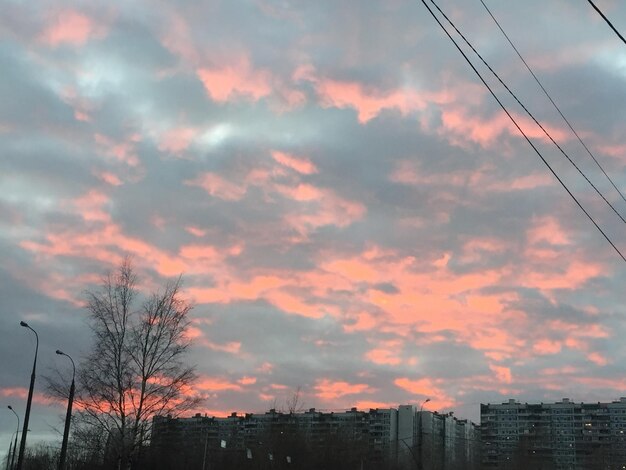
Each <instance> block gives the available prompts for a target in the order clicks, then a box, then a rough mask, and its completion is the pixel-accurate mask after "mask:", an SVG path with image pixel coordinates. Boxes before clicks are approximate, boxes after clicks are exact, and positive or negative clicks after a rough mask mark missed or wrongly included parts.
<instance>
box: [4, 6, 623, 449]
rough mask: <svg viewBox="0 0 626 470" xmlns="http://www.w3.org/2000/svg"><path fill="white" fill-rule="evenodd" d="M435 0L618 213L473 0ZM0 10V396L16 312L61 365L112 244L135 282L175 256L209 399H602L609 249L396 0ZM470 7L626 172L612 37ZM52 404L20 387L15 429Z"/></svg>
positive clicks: (615, 351) (14, 355) (437, 402)
mask: <svg viewBox="0 0 626 470" xmlns="http://www.w3.org/2000/svg"><path fill="white" fill-rule="evenodd" d="M603 3H604V4H603V5H602V7H603V8H604V9H605V11H606V12H607V14H608V15H609V16H610V17H613V18H615V20H616V23H619V19H620V18H626V7H624V6H620V5H618V2H611V1H606V2H603ZM441 5H442V7H443V8H445V9H446V10H447V11H448V12H449V13H450V15H451V17H452V18H453V20H454V21H455V22H456V23H457V24H458V25H459V26H460V27H461V28H462V29H463V30H464V32H465V33H466V34H467V36H468V38H470V39H471V40H472V41H473V42H474V44H475V45H477V46H478V47H479V48H480V49H481V51H482V52H483V53H484V55H485V57H486V58H487V60H489V61H490V63H492V65H493V66H494V67H495V68H497V70H498V71H499V73H501V74H502V77H503V78H504V79H505V80H507V82H508V83H509V84H510V85H511V87H512V88H513V89H514V90H515V91H516V93H518V94H519V96H520V98H521V99H523V100H524V101H525V102H526V103H527V104H528V106H529V107H530V108H531V109H532V110H533V112H534V113H536V115H537V116H538V117H540V118H541V119H542V122H543V123H544V125H545V127H546V128H547V129H548V130H549V131H550V132H551V134H552V135H553V137H554V138H555V139H557V140H558V141H559V143H560V144H561V145H562V146H564V148H565V149H566V150H567V151H568V152H571V155H572V156H573V158H574V159H575V160H576V161H577V163H579V165H580V166H581V168H582V169H583V171H585V172H586V173H588V175H589V177H590V178H591V179H592V180H593V181H594V183H596V185H597V186H598V187H599V188H600V189H601V190H602V191H605V192H606V193H607V194H608V198H609V199H610V200H611V201H613V202H614V203H615V206H616V208H617V209H618V210H619V211H620V212H621V213H622V214H626V203H624V201H622V200H620V198H619V196H618V195H615V194H614V193H610V192H609V190H610V186H609V184H608V183H606V182H605V180H603V179H602V178H601V176H602V175H601V174H600V173H599V171H598V170H597V169H596V168H595V167H594V165H593V163H592V162H591V163H590V162H589V161H588V160H586V159H585V158H586V157H585V154H584V151H583V150H581V148H579V146H577V144H576V142H575V139H574V138H573V136H572V135H570V134H569V133H568V132H567V128H566V126H565V125H564V124H563V122H562V121H560V120H559V119H558V115H556V113H555V112H554V110H553V109H552V108H551V107H550V105H549V103H548V102H547V101H546V100H545V98H543V97H542V95H541V93H540V91H539V90H538V89H537V86H536V84H534V82H533V81H532V77H529V76H528V74H527V73H525V71H524V69H523V65H521V64H520V63H519V61H518V60H516V57H515V55H514V52H513V51H512V50H511V49H510V48H509V47H508V45H507V44H506V43H505V42H504V40H503V38H502V36H501V35H500V33H499V31H498V30H497V29H496V27H495V25H494V24H493V23H492V22H491V19H490V18H489V17H488V15H487V14H486V12H485V11H484V10H482V9H481V8H482V7H481V6H480V4H479V2H471V1H469V0H468V1H464V2H461V3H460V4H459V3H458V2H450V1H445V2H441ZM2 9H3V12H4V13H3V15H2V18H1V19H0V38H1V39H2V40H1V41H0V67H1V69H2V70H3V74H2V75H3V77H2V79H0V102H2V106H0V149H1V151H2V155H3V157H2V159H1V160H0V187H2V189H3V190H2V192H1V193H0V253H1V255H2V260H3V262H2V263H1V265H0V298H1V299H2V313H1V315H0V334H1V335H2V341H1V342H0V343H1V346H0V348H1V349H0V352H1V353H2V356H3V357H5V358H11V360H10V361H5V362H6V367H3V368H2V371H1V372H0V395H1V396H3V397H4V400H5V401H6V402H7V404H12V405H13V407H14V408H16V410H18V411H19V410H20V407H22V406H23V398H24V394H25V387H26V386H27V384H28V377H29V373H30V361H32V357H31V356H30V354H31V348H32V347H33V346H34V342H32V344H31V341H30V340H31V339H32V338H30V337H29V335H28V332H27V331H26V330H23V329H20V328H19V320H21V319H25V320H27V321H29V323H31V324H32V325H33V326H34V327H35V328H36V329H37V330H38V332H39V334H40V337H41V340H42V345H41V348H40V350H41V354H42V358H41V362H40V365H39V367H40V370H41V372H40V374H44V373H45V370H49V369H50V368H51V367H54V366H59V367H63V366H64V363H62V362H57V361H60V359H58V358H55V357H54V355H53V354H51V351H54V349H57V348H61V349H63V350H65V351H66V352H68V353H70V354H72V353H73V354H72V355H74V357H80V355H81V354H83V353H85V352H86V351H88V349H89V342H90V340H89V330H88V327H87V325H86V321H85V311H84V309H83V304H84V292H85V290H87V289H89V288H92V287H93V286H95V285H97V283H98V280H99V278H100V276H101V274H102V273H104V272H106V271H107V270H110V269H114V268H115V266H116V265H117V264H118V263H119V262H120V260H121V259H122V258H123V256H124V255H125V254H131V255H132V256H133V257H134V262H135V265H136V268H137V270H138V271H139V273H140V274H141V275H142V279H143V281H142V289H145V290H146V291H148V290H149V289H151V288H154V287H155V286H158V285H159V283H160V282H162V280H163V279H165V278H168V277H171V276H177V275H178V274H181V273H182V274H183V276H184V282H185V293H186V295H187V296H188V298H189V299H191V300H192V301H193V302H194V303H195V304H196V307H195V309H194V310H193V327H192V330H191V332H190V333H191V335H192V336H193V337H194V339H195V343H194V344H195V345H194V347H193V350H192V355H191V356H192V357H191V358H190V359H191V360H192V361H194V363H196V364H197V365H198V371H199V372H200V375H201V378H200V381H199V383H198V385H197V389H196V393H199V394H201V395H202V396H204V397H205V398H206V402H205V404H204V406H203V408H202V411H207V412H209V413H220V414H223V413H227V412H230V411H234V410H245V411H264V410H266V409H268V408H270V407H272V406H273V405H274V404H275V403H278V404H279V405H280V403H284V402H285V401H286V400H287V399H288V398H289V397H290V395H291V394H292V393H293V391H294V390H295V389H296V388H297V387H301V390H302V399H303V401H304V403H305V406H307V407H313V406H315V407H318V408H333V409H334V408H342V407H350V406H359V407H362V408H366V407H370V406H387V405H397V404H399V403H420V402H422V401H423V400H424V399H425V398H430V399H431V402H430V403H428V404H427V406H428V407H430V408H431V409H437V410H456V411H457V415H460V416H462V417H469V418H471V419H474V420H477V419H478V403H480V402H487V401H492V402H493V401H500V400H502V399H504V398H506V397H509V396H515V397H518V398H521V399H523V400H528V401H531V400H544V401H546V400H556V399H559V398H561V397H562V396H569V397H571V398H572V399H575V400H581V401H582V400H611V399H614V398H617V397H618V396H620V395H623V390H624V387H625V384H624V381H623V380H622V379H621V377H622V375H623V367H622V365H621V364H622V362H623V359H624V357H625V353H626V351H625V350H624V346H623V342H622V341H620V339H621V337H623V335H624V334H625V333H626V327H625V326H624V322H623V321H622V318H623V316H624V314H626V310H625V307H624V305H626V290H625V289H624V287H623V286H624V284H625V281H626V269H625V265H624V263H623V261H622V260H620V259H619V258H618V257H617V256H616V254H615V252H613V251H612V249H611V247H610V246H608V244H607V243H606V242H605V240H604V239H603V238H602V237H601V235H600V234H599V233H598V232H597V231H596V230H595V228H594V227H593V225H592V224H591V223H590V222H589V221H588V220H586V219H585V217H584V215H583V214H582V213H581V212H580V210H579V209H578V208H577V207H576V206H575V205H574V203H573V202H572V201H571V200H570V199H569V198H568V196H567V194H566V193H565V192H564V191H563V190H562V188H561V187H560V186H559V185H558V183H557V182H556V180H555V179H554V178H553V177H552V176H551V175H550V174H549V172H548V171H547V169H546V168H545V167H544V166H542V163H541V162H540V160H539V159H538V158H537V156H536V155H535V154H534V153H533V152H532V149H530V148H529V147H528V145H527V144H526V143H525V141H524V140H523V139H522V138H521V137H520V135H519V134H518V132H517V131H516V129H515V128H514V127H513V126H512V125H511V124H510V122H509V121H508V120H507V118H506V116H505V115H504V114H503V113H502V112H501V111H500V109H499V108H498V107H497V104H496V103H495V102H494V101H493V100H492V98H491V97H490V96H489V95H488V93H487V92H486V90H485V89H483V88H482V86H481V85H480V84H479V83H478V82H477V80H476V79H475V77H474V76H473V75H472V72H471V70H470V69H469V68H468V67H467V65H466V64H464V63H463V61H462V59H461V57H460V56H459V55H458V52H457V51H456V50H454V48H453V46H452V45H451V44H450V43H449V42H448V41H447V39H446V38H445V37H444V36H443V35H442V33H441V32H440V30H438V29H437V28H438V27H437V25H436V24H435V23H434V22H433V21H432V18H430V17H429V16H428V14H427V12H426V10H425V9H424V8H423V6H422V5H421V3H420V2H409V1H404V0H394V1H388V2H373V1H371V2H370V1H363V2H358V4H356V3H354V2H352V3H351V2H334V1H332V2H331V1H318V2H300V3H298V2H275V1H270V0H253V1H215V2H204V4H203V5H198V4H196V3H193V2H192V3H189V2H178V3H176V2H158V6H156V7H155V5H154V4H153V3H151V2H134V3H132V4H130V3H127V2H112V3H111V2H109V3H107V4H106V5H104V4H102V5H95V4H94V5H89V4H85V3H83V2H71V1H64V2H60V1H54V0H53V1H50V2H47V3H46V4H45V6H44V7H41V6H39V5H35V4H30V3H28V2H26V3H25V2H16V1H11V0H5V1H3V2H2ZM493 12H494V14H495V15H496V16H497V17H498V18H499V19H500V20H501V22H502V24H503V26H504V27H505V28H506V29H507V32H508V33H509V35H510V36H511V38H512V39H513V40H514V41H515V42H516V44H517V46H518V48H519V49H520V51H522V53H523V54H524V55H525V56H526V58H527V60H528V62H529V63H530V64H531V66H533V67H534V69H535V71H536V73H537V74H538V75H539V76H540V77H541V78H542V80H543V81H544V83H545V85H546V88H547V89H548V90H550V91H551V92H552V93H553V97H554V99H555V100H556V101H557V102H558V103H559V105H560V106H561V108H562V109H563V111H564V112H565V114H566V115H567V116H568V117H569V118H570V120H571V121H572V122H573V124H574V126H575V127H576V128H577V130H578V131H579V133H580V134H581V135H582V136H583V137H584V138H585V140H586V142H587V144H588V146H589V147H590V148H591V149H592V150H593V152H594V153H595V155H596V156H597V157H598V159H599V160H600V161H601V162H602V163H603V165H604V166H605V168H606V170H607V172H609V173H610V174H611V175H612V176H613V178H614V180H615V181H616V183H617V184H618V186H619V187H620V188H621V189H622V191H624V190H626V177H625V176H624V175H625V171H626V140H625V137H624V136H625V135H626V132H625V131H626V129H625V128H624V120H623V115H624V112H625V109H624V107H623V105H622V103H626V91H625V90H626V86H624V85H625V81H626V50H625V49H624V48H623V45H622V44H620V43H619V41H617V40H616V38H615V37H614V36H613V35H612V32H611V31H610V30H608V29H607V28H606V25H605V24H604V23H603V22H602V21H601V20H599V19H598V18H597V17H596V16H597V15H596V16H594V15H595V13H594V12H593V11H592V10H591V9H589V8H587V7H586V6H585V5H583V4H579V5H574V4H571V3H570V2H565V1H558V2H553V3H552V4H550V5H548V6H546V5H544V4H543V3H541V2H535V1H532V2H518V3H516V4H515V5H509V4H507V5H495V4H494V5H493ZM621 26H622V29H626V23H623V24H621ZM499 92H500V91H499ZM507 103H508V101H507ZM511 109H512V110H513V113H514V115H515V116H516V117H519V118H520V121H521V123H522V127H523V128H524V129H526V130H527V131H528V133H529V135H530V136H531V137H532V138H533V140H534V142H535V143H536V144H537V145H538V147H539V148H540V149H541V151H543V152H545V155H546V158H547V159H548V161H549V162H550V163H551V164H553V165H554V167H555V169H556V170H557V171H558V172H559V174H560V175H561V176H562V177H563V178H564V179H565V181H566V182H567V183H568V184H569V185H571V187H572V188H573V190H574V191H575V193H576V195H577V196H579V197H580V198H581V201H582V202H583V203H584V204H585V205H586V207H588V208H589V210H590V211H591V212H592V214H593V215H594V216H595V217H596V218H597V220H598V221H599V223H600V224H601V225H602V226H603V227H604V228H606V230H607V232H608V233H609V235H610V236H611V237H612V238H613V239H614V240H615V242H616V244H617V246H618V247H620V249H622V250H623V251H624V250H626V233H625V230H624V226H623V225H621V222H620V221H619V219H616V217H615V216H614V214H612V213H611V212H610V211H607V210H606V208H605V207H604V206H603V205H602V204H601V201H598V200H597V198H596V197H595V195H594V194H593V192H592V191H590V190H589V189H588V187H587V186H585V183H584V181H583V180H582V179H581V178H580V177H579V176H578V175H577V174H576V172H575V171H573V170H572V168H571V167H569V166H568V164H567V163H566V162H564V161H563V159H562V158H561V156H560V155H559V153H558V152H557V151H555V150H554V149H553V148H551V147H550V146H549V145H548V144H549V142H548V141H547V139H546V138H545V136H544V135H543V134H542V133H541V132H540V131H539V130H538V129H536V128H535V127H533V125H532V122H531V121H530V120H529V119H527V118H526V117H524V116H523V114H522V113H523V112H522V111H521V110H519V109H516V108H511ZM620 203H621V204H620ZM40 383H41V382H38V384H39V385H38V387H41V385H40ZM40 390H41V388H40ZM61 413H62V406H59V405H56V404H54V403H50V402H49V401H47V400H46V399H45V397H43V395H36V407H35V409H34V411H33V417H32V421H31V423H32V425H31V429H32V430H33V432H32V434H33V436H34V437H33V439H36V438H54V439H56V438H57V437H58V436H56V434H54V432H52V431H51V430H50V427H58V424H59V422H58V421H59V420H58V418H57V416H56V415H57V414H58V415H60V414H61ZM11 423H12V421H10V420H8V418H7V420H2V421H0V448H3V447H2V446H3V445H4V448H7V447H8V442H9V439H10V436H11V433H12V432H13V429H14V428H13V426H14V425H13V424H11ZM51 436H52V437H51Z"/></svg>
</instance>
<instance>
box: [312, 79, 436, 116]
mask: <svg viewBox="0 0 626 470" xmlns="http://www.w3.org/2000/svg"><path fill="white" fill-rule="evenodd" d="M316 88H317V92H318V93H319V94H320V96H321V97H322V100H323V101H322V104H323V105H324V106H326V107H331V106H334V107H337V108H353V109H355V110H356V111H357V114H358V118H359V122H361V123H366V122H367V121H369V120H371V119H373V118H375V117H376V116H377V115H378V114H379V113H380V112H381V111H382V110H383V109H389V108H396V109H399V110H400V111H401V112H402V113H403V114H407V113H409V112H411V111H416V110H421V109H424V108H425V107H426V100H425V98H424V97H423V96H421V95H420V94H418V93H416V92H414V91H411V90H393V91H390V92H384V93H383V92H380V91H378V90H374V89H365V87H363V85H361V84H360V83H358V82H339V81H334V80H327V79H322V80H316Z"/></svg>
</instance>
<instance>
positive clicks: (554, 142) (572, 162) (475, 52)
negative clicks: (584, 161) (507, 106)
mask: <svg viewBox="0 0 626 470" xmlns="http://www.w3.org/2000/svg"><path fill="white" fill-rule="evenodd" d="M431 3H432V4H433V5H434V6H435V8H437V10H438V11H439V13H441V15H442V16H443V17H444V18H445V19H446V21H447V22H448V24H449V25H450V26H452V28H453V29H454V30H455V31H456V32H457V34H458V35H459V36H461V38H462V39H463V41H464V42H465V44H467V46H468V47H469V48H470V49H471V50H472V51H473V52H474V54H476V56H477V57H478V58H479V59H480V61H481V62H482V63H483V64H484V65H485V67H487V68H488V69H489V71H490V72H491V73H492V74H493V76H494V77H496V79H497V80H498V81H499V82H500V84H501V85H502V86H503V87H504V89H505V90H506V91H507V92H508V93H509V94H510V95H511V96H512V97H513V99H514V100H515V101H516V102H517V104H519V105H520V106H521V107H522V109H523V110H524V111H525V112H526V114H527V115H528V117H530V118H531V119H532V120H533V122H534V123H535V124H537V126H539V128H540V129H541V130H542V131H543V133H544V134H545V135H546V137H548V139H549V140H550V141H551V142H552V143H553V144H554V145H555V146H556V148H557V149H559V152H561V154H563V156H564V157H565V158H566V159H567V161H569V162H570V164H571V165H572V166H573V167H574V168H575V169H576V171H578V173H579V174H580V176H582V177H583V178H584V179H585V181H587V183H589V185H590V186H591V187H592V188H593V189H594V191H595V192H596V193H597V194H598V196H600V197H601V198H602V200H603V201H604V202H605V203H606V204H607V205H608V206H609V207H610V208H611V210H612V211H613V212H614V213H615V215H617V216H618V217H619V218H620V219H621V221H622V222H623V223H625V224H626V219H624V217H623V216H622V214H620V213H619V212H618V211H617V209H616V208H615V207H614V206H613V204H611V202H610V201H609V200H608V199H607V198H606V197H604V194H602V193H601V192H600V190H599V189H598V188H597V187H596V185H595V184H593V183H592V181H591V180H590V179H589V178H588V177H587V175H585V173H583V171H582V170H581V169H580V168H579V167H578V165H576V163H575V162H574V160H572V159H571V157H570V156H569V155H568V154H567V153H566V152H565V150H563V148H562V147H561V146H560V145H559V144H558V143H557V141H556V140H554V138H553V137H552V136H551V135H550V133H549V132H548V130H547V129H546V128H545V127H544V126H543V125H542V124H541V123H540V122H539V121H538V120H537V119H536V118H535V116H534V115H533V113H531V112H530V110H529V109H528V108H527V107H526V106H525V105H524V103H522V102H521V101H520V100H519V98H518V97H517V95H515V93H513V91H512V90H511V89H510V88H509V87H508V85H507V84H506V83H504V81H503V80H502V79H501V78H500V75H498V73H497V72H496V71H495V70H494V69H493V68H492V67H491V66H490V65H489V64H488V63H487V61H486V60H485V59H484V58H483V56H482V55H481V54H480V52H478V51H477V50H476V48H474V46H473V45H472V43H470V42H469V40H468V39H467V38H466V37H465V35H464V34H463V33H462V32H461V31H459V29H458V28H457V27H456V25H455V24H454V23H453V22H452V20H451V19H450V18H448V16H447V15H446V14H445V13H444V12H443V11H442V10H441V8H439V6H438V5H437V4H436V3H435V2H434V1H431Z"/></svg>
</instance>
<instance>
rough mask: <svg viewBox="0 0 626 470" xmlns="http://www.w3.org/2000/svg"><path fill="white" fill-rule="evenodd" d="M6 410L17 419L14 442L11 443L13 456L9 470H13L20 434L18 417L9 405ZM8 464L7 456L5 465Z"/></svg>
mask: <svg viewBox="0 0 626 470" xmlns="http://www.w3.org/2000/svg"><path fill="white" fill-rule="evenodd" d="M7 408H8V409H10V410H11V411H12V412H13V414H14V415H15V417H16V418H17V427H16V428H15V442H13V454H12V455H11V470H13V466H14V465H15V453H16V452H17V435H18V434H19V433H20V417H19V416H18V415H17V413H16V412H15V410H14V409H13V407H12V406H11V405H9V406H7ZM8 462H9V456H7V463H8Z"/></svg>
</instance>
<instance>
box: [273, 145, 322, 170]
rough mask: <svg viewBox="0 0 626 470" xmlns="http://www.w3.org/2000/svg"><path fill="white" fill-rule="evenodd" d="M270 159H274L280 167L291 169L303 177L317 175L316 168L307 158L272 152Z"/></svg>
mask: <svg viewBox="0 0 626 470" xmlns="http://www.w3.org/2000/svg"><path fill="white" fill-rule="evenodd" d="M272 157H274V160H276V161H277V162H278V163H280V164H281V165H283V166H286V167H288V168H291V169H292V170H295V171H297V172H298V173H302V174H303V175H311V174H313V173H317V168H316V167H315V165H314V164H313V163H311V161H310V160H309V159H308V158H304V157H295V156H293V155H289V154H287V153H283V152H278V151H274V152H272Z"/></svg>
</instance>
